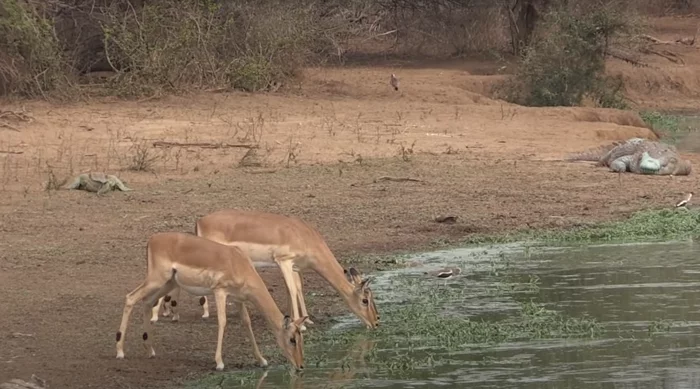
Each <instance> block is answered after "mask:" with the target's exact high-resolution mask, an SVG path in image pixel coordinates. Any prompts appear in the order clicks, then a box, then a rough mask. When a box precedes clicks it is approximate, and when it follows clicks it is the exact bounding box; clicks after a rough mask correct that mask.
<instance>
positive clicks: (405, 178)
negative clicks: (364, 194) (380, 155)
mask: <svg viewBox="0 0 700 389" xmlns="http://www.w3.org/2000/svg"><path fill="white" fill-rule="evenodd" d="M379 181H393V182H407V181H411V182H423V180H419V179H417V178H411V177H389V176H382V177H379V178H377V179H375V180H374V182H375V183H376V182H379Z"/></svg>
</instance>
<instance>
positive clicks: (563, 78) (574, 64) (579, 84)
mask: <svg viewBox="0 0 700 389" xmlns="http://www.w3.org/2000/svg"><path fill="white" fill-rule="evenodd" d="M634 26H635V24H634V23H633V22H632V21H631V19H630V18H629V17H627V15H626V14H624V13H623V12H622V11H621V10H619V9H616V8H614V7H612V6H605V7H598V8H593V9H585V10H584V9H579V10H572V9H566V8H564V7H558V8H553V9H552V10H550V11H549V12H548V13H547V14H545V17H544V18H543V24H542V26H541V29H540V30H539V32H538V34H537V36H536V37H535V39H534V40H533V43H532V45H531V46H530V47H528V48H527V49H526V50H525V54H524V56H523V59H522V61H521V63H520V65H519V67H518V70H517V72H516V74H515V75H514V77H512V78H510V79H508V80H507V81H506V82H505V83H504V84H502V85H500V86H499V89H497V94H501V95H502V97H504V98H505V99H507V100H509V101H512V102H516V103H518V104H523V105H529V106H576V105H580V104H581V103H582V101H583V100H584V99H585V98H589V99H591V100H593V101H594V102H595V103H596V105H598V106H603V107H613V108H621V107H623V106H624V102H623V101H622V96H621V94H620V92H621V91H622V89H623V83H622V79H620V78H611V77H607V76H606V75H605V53H606V50H607V48H608V44H609V42H610V41H611V40H613V39H615V38H616V37H618V36H620V35H621V34H622V33H624V32H626V31H630V30H631V29H632V28H633V27H634Z"/></svg>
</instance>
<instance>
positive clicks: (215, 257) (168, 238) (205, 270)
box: [117, 232, 307, 370]
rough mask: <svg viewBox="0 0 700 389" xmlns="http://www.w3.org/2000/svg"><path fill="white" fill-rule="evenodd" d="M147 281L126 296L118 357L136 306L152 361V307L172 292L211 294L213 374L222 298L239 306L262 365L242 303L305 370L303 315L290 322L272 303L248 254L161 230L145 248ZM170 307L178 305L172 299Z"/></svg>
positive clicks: (221, 330)
mask: <svg viewBox="0 0 700 389" xmlns="http://www.w3.org/2000/svg"><path fill="white" fill-rule="evenodd" d="M146 264H147V273H146V279H145V280H144V281H143V282H142V283H141V285H139V286H138V287H137V288H136V289H134V290H133V291H131V292H130V293H129V294H127V295H126V303H125V305H124V312H123V314H122V321H121V325H120V326H119V331H118V332H117V358H118V359H123V358H124V338H125V336H124V335H125V334H126V327H127V324H128V322H129V316H130V315H131V311H132V309H133V307H134V304H136V303H137V302H139V301H141V302H143V303H144V308H143V309H144V327H145V329H144V333H143V340H144V347H145V348H146V350H147V351H148V352H149V355H150V356H151V357H154V356H155V350H154V349H153V345H152V343H151V340H150V338H151V337H152V328H151V327H152V324H153V322H152V321H150V320H149V319H150V317H151V309H152V307H153V305H154V304H155V303H157V302H158V300H159V299H160V298H162V297H163V296H165V295H166V294H168V293H170V292H171V291H172V290H173V289H175V288H182V289H184V290H185V291H187V292H189V293H191V294H193V295H196V296H204V295H206V294H213V295H214V297H215V300H216V309H217V316H218V321H219V332H218V339H217V344H216V353H215V356H214V360H215V361H216V370H223V368H224V362H223V359H222V357H221V348H222V344H223V339H224V329H225V327H226V298H227V296H231V298H232V299H233V300H234V301H235V302H236V303H237V305H238V309H239V310H240V315H241V319H242V320H243V322H244V324H245V326H246V329H247V332H248V338H249V339H250V342H251V344H252V345H253V353H254V354H255V358H256V359H257V360H258V362H259V363H260V365H261V366H267V360H265V358H263V356H262V354H261V353H260V350H259V349H258V346H257V344H256V342H255V336H254V335H253V329H252V328H251V322H250V316H249V315H248V310H247V309H246V306H245V303H246V302H250V303H252V304H253V305H254V306H255V307H257V308H258V309H259V310H260V312H262V314H263V316H264V317H265V319H266V320H267V325H268V327H270V329H271V330H272V332H273V333H274V335H275V339H276V340H277V344H278V345H279V347H280V348H281V349H282V352H283V354H284V355H285V356H286V357H287V359H288V360H289V362H290V363H291V364H292V365H293V366H294V367H295V368H296V369H297V370H300V369H303V368H304V347H303V346H304V344H303V338H302V335H301V331H300V327H301V326H302V325H303V323H304V321H305V320H306V319H307V318H306V317H301V318H299V319H295V320H293V321H292V320H290V318H289V316H285V315H283V314H282V312H280V309H279V308H278V307H277V305H276V304H275V301H274V300H273V299H272V296H271V295H270V292H268V290H267V287H266V286H265V283H264V282H263V280H262V278H260V275H259V274H258V272H257V271H256V270H255V267H254V266H253V263H252V262H251V260H250V258H249V257H248V256H246V254H245V253H244V252H243V251H241V250H240V249H239V248H237V247H229V246H225V245H221V244H218V243H216V242H213V241H210V240H207V239H204V238H200V237H198V236H195V235H192V234H187V233H181V232H163V233H156V234H154V235H151V237H150V238H149V240H148V244H147V245H146ZM172 302H173V306H174V305H176V304H175V301H174V300H173V301H172Z"/></svg>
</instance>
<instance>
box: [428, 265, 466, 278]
mask: <svg viewBox="0 0 700 389" xmlns="http://www.w3.org/2000/svg"><path fill="white" fill-rule="evenodd" d="M461 273H462V269H460V268H458V267H456V268H453V269H441V270H438V271H437V272H434V273H427V272H426V273H425V274H431V275H433V276H435V277H437V278H442V279H448V278H452V276H456V275H459V274H461Z"/></svg>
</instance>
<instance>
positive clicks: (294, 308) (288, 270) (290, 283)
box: [277, 259, 306, 331]
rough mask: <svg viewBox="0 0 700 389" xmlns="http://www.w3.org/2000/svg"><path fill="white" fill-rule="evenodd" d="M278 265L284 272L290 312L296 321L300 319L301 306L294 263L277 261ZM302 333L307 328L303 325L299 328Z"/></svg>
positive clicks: (282, 260)
mask: <svg viewBox="0 0 700 389" xmlns="http://www.w3.org/2000/svg"><path fill="white" fill-rule="evenodd" d="M277 265H278V266H279V267H280V270H281V271H282V277H283V278H284V283H285V284H286V285H287V292H289V302H290V304H289V305H290V306H289V310H290V311H291V316H292V318H293V319H294V320H297V319H298V318H299V306H298V304H297V303H298V301H299V298H298V297H297V287H296V284H295V282H294V270H293V269H292V267H293V265H294V262H293V261H291V260H289V259H288V260H284V259H279V260H277ZM299 330H301V331H306V327H305V326H304V325H303V324H302V325H301V327H300V328H299Z"/></svg>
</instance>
